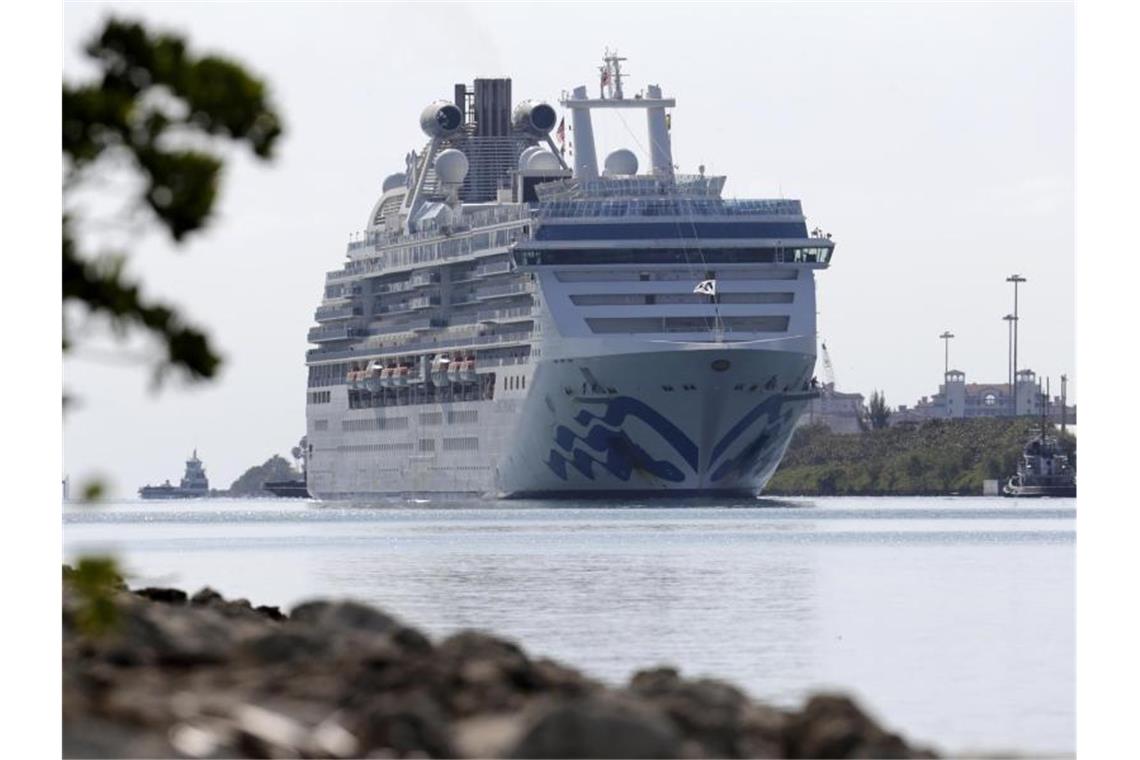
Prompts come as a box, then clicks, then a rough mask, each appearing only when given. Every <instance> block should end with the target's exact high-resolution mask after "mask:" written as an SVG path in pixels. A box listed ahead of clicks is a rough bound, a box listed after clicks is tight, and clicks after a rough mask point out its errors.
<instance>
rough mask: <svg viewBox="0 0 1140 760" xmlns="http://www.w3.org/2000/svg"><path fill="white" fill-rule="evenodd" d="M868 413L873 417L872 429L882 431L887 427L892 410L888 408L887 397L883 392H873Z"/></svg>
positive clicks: (868, 404)
mask: <svg viewBox="0 0 1140 760" xmlns="http://www.w3.org/2000/svg"><path fill="white" fill-rule="evenodd" d="M867 411H868V414H869V416H870V417H871V429H873V430H882V429H883V428H885V427H887V421H888V420H889V419H890V417H891V408H890V407H889V406H887V397H886V395H885V394H884V393H883V392H882V391H880V390H874V391H871V398H870V400H869V401H868V403H867Z"/></svg>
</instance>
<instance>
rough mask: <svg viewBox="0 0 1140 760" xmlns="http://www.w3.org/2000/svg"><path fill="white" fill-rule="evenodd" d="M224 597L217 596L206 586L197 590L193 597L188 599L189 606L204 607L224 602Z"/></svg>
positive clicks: (215, 592)
mask: <svg viewBox="0 0 1140 760" xmlns="http://www.w3.org/2000/svg"><path fill="white" fill-rule="evenodd" d="M224 601H225V597H223V596H222V595H221V594H219V593H218V592H217V591H214V589H212V588H210V587H209V586H206V587H205V588H201V589H198V591H197V592H196V593H195V594H194V596H192V597H190V604H193V605H194V606H196V607H205V606H208V605H211V604H214V603H216V602H224Z"/></svg>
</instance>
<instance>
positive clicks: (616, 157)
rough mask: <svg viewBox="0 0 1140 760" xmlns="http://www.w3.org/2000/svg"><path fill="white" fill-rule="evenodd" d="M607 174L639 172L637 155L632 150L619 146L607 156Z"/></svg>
mask: <svg viewBox="0 0 1140 760" xmlns="http://www.w3.org/2000/svg"><path fill="white" fill-rule="evenodd" d="M606 174H607V175H615V174H616V175H629V174H637V156H635V155H634V154H633V151H632V150H627V149H625V148H618V149H617V150H615V151H614V152H613V153H611V154H609V155H608V156H606Z"/></svg>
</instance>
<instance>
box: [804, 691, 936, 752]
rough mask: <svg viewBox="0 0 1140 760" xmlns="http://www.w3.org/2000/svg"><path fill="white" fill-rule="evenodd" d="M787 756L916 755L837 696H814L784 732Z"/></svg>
mask: <svg viewBox="0 0 1140 760" xmlns="http://www.w3.org/2000/svg"><path fill="white" fill-rule="evenodd" d="M784 750H785V754H786V756H787V757H818V758H835V757H863V758H870V757H876V758H906V757H912V756H915V755H914V753H912V751H911V750H910V748H909V747H907V745H906V743H905V742H903V740H902V739H901V738H900V737H899V736H898V735H897V734H892V733H888V732H886V731H884V730H883V729H881V728H880V727H879V726H878V725H876V724H875V722H874V721H872V720H871V719H870V718H869V717H867V715H866V714H864V713H863V711H862V710H860V709H859V707H858V706H857V705H856V704H855V702H853V701H852V700H851V699H849V698H847V697H845V696H842V695H840V694H820V695H816V696H813V697H812V698H811V699H809V700H808V702H807V704H806V705H804V708H803V710H801V711H800V712H799V713H795V714H793V715H792V716H791V717H790V719H789V721H788V723H787V726H786V728H785V732H784Z"/></svg>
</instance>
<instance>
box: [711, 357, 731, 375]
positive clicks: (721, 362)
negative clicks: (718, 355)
mask: <svg viewBox="0 0 1140 760" xmlns="http://www.w3.org/2000/svg"><path fill="white" fill-rule="evenodd" d="M731 366H732V363H731V362H729V361H728V359H717V360H716V361H714V362H713V363H712V368H713V371H714V372H724V371H725V370H726V369H728V368H729V367H731Z"/></svg>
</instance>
